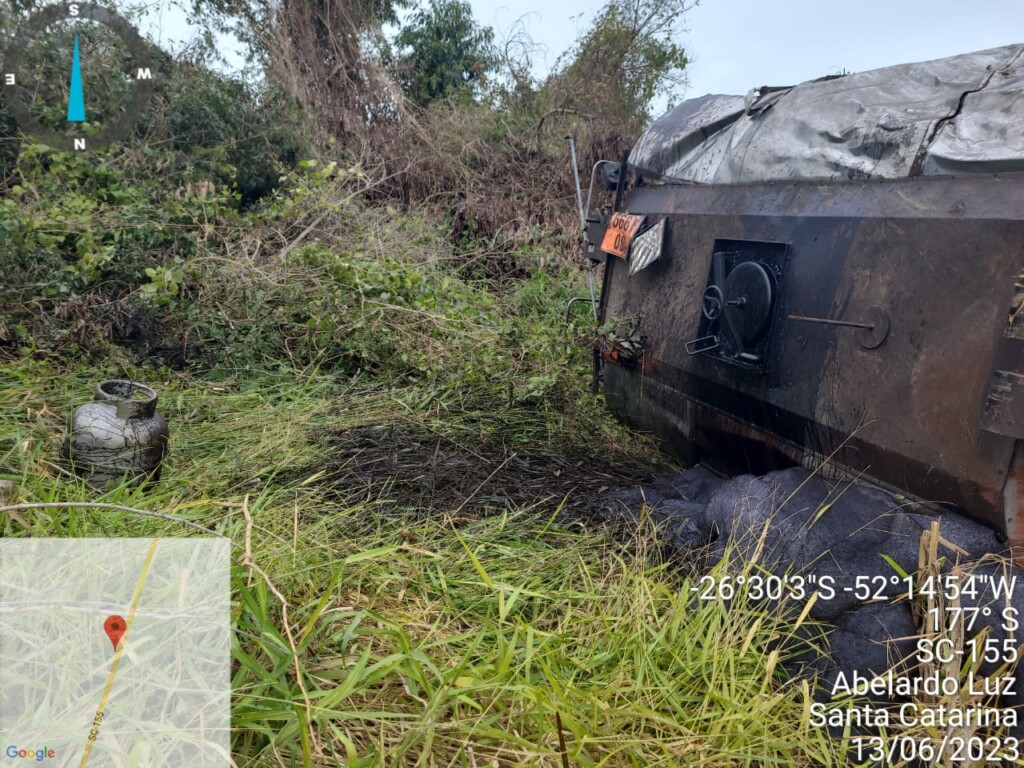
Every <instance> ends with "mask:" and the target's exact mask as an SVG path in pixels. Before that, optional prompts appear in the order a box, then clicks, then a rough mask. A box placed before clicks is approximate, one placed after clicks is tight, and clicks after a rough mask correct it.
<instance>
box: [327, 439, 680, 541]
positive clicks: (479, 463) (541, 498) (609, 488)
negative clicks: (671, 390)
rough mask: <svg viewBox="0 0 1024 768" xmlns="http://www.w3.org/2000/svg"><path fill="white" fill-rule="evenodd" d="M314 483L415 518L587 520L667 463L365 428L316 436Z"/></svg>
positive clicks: (609, 451) (349, 499) (345, 498)
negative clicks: (509, 514) (320, 457)
mask: <svg viewBox="0 0 1024 768" xmlns="http://www.w3.org/2000/svg"><path fill="white" fill-rule="evenodd" d="M323 438H324V442H325V445H326V448H327V450H326V452H325V463H324V465H322V466H321V467H320V470H321V471H322V472H323V474H322V475H321V477H320V478H319V480H318V484H319V485H320V486H321V490H322V491H325V492H327V494H328V495H329V496H332V497H334V498H335V499H337V500H338V501H339V502H342V503H345V504H355V503H359V502H363V503H366V502H370V503H371V504H372V505H373V506H374V507H376V509H377V510H378V511H379V512H381V513H384V514H386V515H387V516H388V517H391V516H392V515H404V516H409V517H411V518H413V519H415V518H418V517H421V516H425V515H447V516H449V517H450V518H451V519H453V520H457V519H460V518H461V519H467V520H470V519H476V518H479V517H481V516H485V515H489V514H495V513H500V512H502V511H504V510H509V511H523V510H530V509H533V510H535V511H536V512H537V513H538V515H539V516H543V517H549V516H550V515H551V514H552V513H553V512H554V511H555V510H556V509H557V508H558V507H559V505H562V517H563V518H569V519H574V520H580V521H584V520H586V519H588V518H590V517H595V520H596V518H597V517H603V515H600V514H599V512H600V510H601V509H602V508H603V507H604V506H606V500H607V499H608V498H609V496H610V495H611V494H613V493H614V492H615V491H620V490H622V489H625V488H629V487H634V486H636V485H637V484H639V483H644V482H647V481H650V480H652V479H653V478H654V477H656V476H657V475H658V474H660V473H661V474H663V473H664V471H665V469H666V466H665V465H664V464H663V463H655V462H654V461H652V460H650V459H648V460H644V459H643V458H642V457H638V456H636V455H635V454H626V453H623V452H617V451H615V449H613V448H605V449H604V450H603V451H602V452H601V455H600V456H578V455H577V456H573V455H571V454H566V453H565V452H564V451H558V452H556V451H555V450H553V449H551V450H549V449H545V448H542V447H534V446H531V445H514V446H513V445H510V444H508V443H507V442H505V441H503V440H501V439H499V438H495V437H488V438H483V439H479V438H476V439H474V438H461V439H456V438H454V437H452V436H451V435H445V434H436V433H432V432H430V431H429V430H427V429H424V428H422V427H420V426H415V427H405V426H367V427H359V428H356V429H350V430H346V431H343V432H334V433H329V434H327V435H324V436H323Z"/></svg>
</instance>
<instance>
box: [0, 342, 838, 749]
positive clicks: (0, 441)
mask: <svg viewBox="0 0 1024 768" xmlns="http://www.w3.org/2000/svg"><path fill="white" fill-rule="evenodd" d="M133 374H134V375H136V376H143V375H148V379H147V380H148V381H150V382H151V383H154V384H155V385H157V387H158V388H159V389H160V390H161V404H160V407H161V410H162V411H163V412H164V413H165V414H166V415H167V416H168V418H169V420H170V422H171V425H172V434H173V453H172V455H171V458H170V459H169V461H168V464H167V467H166V469H165V477H164V479H163V480H162V481H161V482H160V483H159V484H158V485H157V486H156V487H154V488H152V489H150V490H148V491H141V490H138V489H132V488H129V487H127V486H119V487H115V488H112V489H109V490H107V491H106V492H103V493H101V492H97V491H95V490H94V489H90V488H88V487H86V486H84V485H83V484H82V483H80V482H78V481H76V480H74V479H72V478H69V477H67V476H65V474H63V473H62V471H61V470H60V468H59V465H58V464H57V463H55V461H54V457H55V456H56V448H57V445H58V443H59V440H60V437H61V436H62V434H63V429H64V422H65V419H66V416H67V415H68V414H69V413H70V410H71V408H72V407H73V406H74V405H75V404H77V403H80V402H82V401H84V400H85V399H87V398H88V397H89V394H90V392H91V385H92V383H94V382H95V381H96V380H97V379H98V378H102V377H104V376H110V375H133ZM155 378H156V377H154V376H153V373H152V372H149V373H148V374H145V373H143V372H140V371H137V370H133V369H130V368H129V369H120V370H117V369H113V368H111V369H103V370H94V369H84V368H83V369H80V370H72V369H65V370H57V369H54V368H51V367H50V366H48V365H45V364H41V363H29V362H23V363H17V364H15V363H11V364H7V365H4V366H3V367H2V368H0V475H2V476H3V477H4V478H6V479H9V480H11V481H13V482H14V484H15V492H16V497H15V499H14V501H22V502H45V501H53V502H65V501H92V502H111V503H118V504H123V505H126V506H131V507H136V508H140V509H143V510H149V511H156V512H160V513H167V514H170V515H172V516H174V517H177V518H180V519H184V520H189V521H191V522H194V523H196V524H201V525H203V526H205V527H208V528H211V529H214V530H216V531H218V532H220V533H221V534H223V535H227V536H230V537H231V538H232V539H233V540H234V542H235V544H236V548H235V551H236V557H235V566H234V571H233V577H232V580H233V588H234V593H233V594H234V596H235V599H236V601H237V602H236V603H235V605H234V609H233V619H234V622H235V627H236V632H235V636H234V641H233V649H234V659H235V665H234V672H233V718H232V721H233V729H234V754H235V759H236V761H237V763H238V764H239V765H242V766H250V765H251V766H263V765H267V766H277V765H281V766H284V765H288V766H290V765H346V766H371V765H386V766H392V765H410V766H411V765H416V766H441V765H445V766H449V765H451V766H485V765H497V766H519V765H522V766H526V765H530V766H559V768H562V767H563V766H565V765H570V766H658V765H662V766H676V765H684V764H691V763H695V764H701V765H708V766H719V765H720V766H727V765H728V766H733V765H736V766H738V765H790V764H796V765H799V764H811V763H824V764H830V762H831V761H832V757H831V754H832V752H831V746H830V744H829V743H828V742H827V738H826V736H825V735H824V734H823V733H821V732H819V731H815V730H812V729H809V728H807V727H806V717H807V711H808V709H807V708H808V705H809V698H808V696H809V694H808V688H807V685H806V683H801V682H797V681H789V682H787V681H785V680H784V679H783V678H782V676H781V669H782V667H781V665H780V663H779V662H780V654H781V653H783V652H784V649H785V647H787V644H786V642H785V641H786V640H787V638H790V637H791V636H792V632H793V617H791V616H786V615H783V614H782V613H780V612H779V611H774V610H769V611H765V610H764V608H763V607H761V608H757V609H755V607H753V606H750V605H746V604H744V603H743V602H742V601H734V602H733V603H732V604H731V605H725V604H722V603H720V602H714V601H712V602H708V601H700V600H697V599H695V596H694V594H693V593H692V592H691V591H690V586H691V581H689V579H688V578H687V577H686V575H685V574H680V573H679V572H678V571H675V570H672V569H670V568H669V567H668V566H666V565H664V564H662V563H660V562H658V560H657V557H656V555H655V552H656V551H657V550H656V547H655V546H653V544H654V538H653V535H652V533H651V531H648V530H642V531H638V535H636V536H634V537H632V538H631V540H630V544H629V545H628V546H627V547H626V548H624V545H623V544H622V543H621V540H617V539H613V538H611V537H610V536H608V535H606V534H605V533H604V532H602V531H591V532H584V533H581V532H579V531H576V530H574V531H571V532H570V531H567V530H565V529H561V528H559V527H558V526H557V525H555V524H554V523H553V522H552V521H553V520H554V513H555V512H556V511H557V503H556V502H552V503H551V504H550V505H549V506H548V507H545V508H544V509H532V510H523V511H519V512H508V511H504V512H501V513H500V514H492V515H485V516H483V517H479V518H476V519H474V520H471V521H469V522H467V521H466V518H465V517H464V516H463V517H460V518H459V519H458V521H457V522H456V520H455V519H453V518H452V517H451V516H450V515H449V514H447V513H446V512H451V511H452V510H447V511H446V510H440V509H439V510H435V514H434V516H433V517H429V516H428V517H424V516H423V515H422V514H420V515H418V516H415V517H406V518H403V517H401V516H394V515H392V516H389V517H388V518H387V519H384V518H380V517H378V516H375V515H374V514H373V510H374V509H375V506H374V505H373V504H372V503H371V502H372V500H371V499H368V500H367V502H365V503H363V502H360V503H357V504H349V505H345V504H343V503H342V502H339V501H337V500H336V497H331V496H329V495H327V494H325V493H324V492H323V489H321V487H320V486H319V484H318V482H317V480H318V477H317V473H316V471H315V467H316V460H317V458H318V456H322V452H323V450H324V445H323V444H322V443H321V442H319V441H318V440H317V439H316V435H317V434H318V433H319V432H321V431H322V430H325V429H328V428H329V429H342V428H348V427H355V426H360V425H362V424H365V423H371V422H373V423H382V422H387V421H389V420H391V421H395V420H400V419H408V418H409V417H410V416H409V413H408V409H406V408H403V407H402V406H401V405H399V404H397V403H396V400H399V401H400V400H401V399H402V396H401V394H400V393H399V394H398V395H396V393H394V392H387V391H386V390H383V389H380V388H375V387H373V386H368V387H364V388H363V389H360V390H358V391H356V390H353V389H352V387H353V386H354V385H353V384H352V382H351V381H341V380H336V379H334V378H331V377H318V376H310V375H308V373H307V374H299V373H292V374H284V373H276V374H273V375H271V374H260V375H256V374H250V375H249V378H248V379H244V378H243V379H237V378H232V377H221V378H219V379H217V378H215V377H210V378H206V379H203V378H195V377H189V376H186V375H183V374H171V373H168V372H164V373H163V374H161V377H160V378H162V380H161V381H155V380H154V379H155ZM423 418H424V420H426V421H429V422H430V423H431V426H432V428H435V429H436V428H439V423H438V422H436V421H435V417H434V416H433V415H431V414H424V415H423ZM454 422H455V424H454V426H453V429H455V430H460V429H464V427H460V426H459V425H458V419H455V420H454ZM0 532H2V534H3V535H5V536H24V535H34V536H127V535H137V536H138V535H146V536H150V535H191V533H193V532H191V531H189V530H188V529H186V528H183V527H181V526H180V525H176V524H175V523H173V522H169V521H166V520H161V519H158V520H154V519H150V518H143V517H139V516H137V515H133V514H132V513H130V512H124V511H117V510H101V509H79V508H73V509H65V508H49V509H39V510H28V511H22V512H20V513H18V515H17V516H11V515H0ZM718 567H719V568H723V567H725V566H724V565H720V566H718Z"/></svg>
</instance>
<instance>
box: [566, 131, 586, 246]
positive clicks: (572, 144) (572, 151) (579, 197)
mask: <svg viewBox="0 0 1024 768" xmlns="http://www.w3.org/2000/svg"><path fill="white" fill-rule="evenodd" d="M565 138H567V139H568V140H569V157H570V158H571V159H572V176H573V178H574V179H575V180H576V207H577V208H579V212H580V234H581V235H582V233H583V232H585V231H586V229H587V215H586V213H584V211H583V190H582V189H581V188H580V169H579V166H578V165H577V164H576V141H575V140H574V139H573V137H572V134H569V135H568V136H566V137H565Z"/></svg>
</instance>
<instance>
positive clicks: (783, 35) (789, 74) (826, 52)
mask: <svg viewBox="0 0 1024 768" xmlns="http://www.w3.org/2000/svg"><path fill="white" fill-rule="evenodd" d="M471 3H472V6H473V11H474V14H475V15H476V17H477V20H478V21H480V22H481V23H482V24H487V25H490V26H492V27H494V29H495V32H496V33H497V34H498V36H499V37H501V36H502V35H503V34H507V33H508V31H509V29H510V28H511V27H512V25H513V23H514V22H515V21H516V19H518V18H523V20H524V24H525V25H526V27H527V31H528V32H529V33H530V35H531V37H532V38H533V40H534V42H536V43H538V44H540V45H542V46H543V47H544V48H545V49H546V51H547V54H546V64H547V65H548V66H550V65H551V64H553V63H554V61H555V59H556V58H557V56H558V54H559V53H561V52H562V51H564V50H565V49H566V48H568V47H569V46H571V45H572V43H573V41H574V40H575V39H576V36H577V34H578V33H579V31H580V30H582V29H585V28H586V26H587V25H588V24H589V23H590V22H591V21H592V20H593V18H594V16H595V15H596V13H597V11H598V10H599V9H600V8H601V7H602V6H603V4H604V3H603V2H602V1H601V0H515V2H508V0H505V1H504V2H503V1H502V0H471ZM683 26H684V27H685V28H686V29H687V32H685V33H684V34H683V36H682V40H681V42H682V43H683V44H684V45H685V47H686V49H687V52H688V53H689V55H690V58H691V60H692V63H691V65H690V67H689V70H688V71H689V79H690V86H689V90H688V91H687V94H686V95H687V96H688V97H693V96H702V95H704V94H705V93H731V94H744V93H746V92H747V91H748V90H750V89H751V88H753V87H756V86H761V85H794V84H796V83H800V82H803V81H804V80H811V79H813V78H816V77H821V76H822V75H829V74H838V73H839V72H841V71H842V70H844V69H845V70H846V71H848V72H860V71H862V70H865V69H875V68H877V67H884V66H888V65H890V64H902V63H905V62H909V61H926V60H928V59H937V58H942V57H944V56H952V55H954V54H957V53H967V52H969V51H978V50H983V49H985V48H995V47H997V46H1000V45H1007V44H1010V43H1021V42H1024V0H847V1H846V2H822V1H821V0H817V1H815V0H701V3H700V4H699V5H698V6H697V7H695V8H693V9H692V10H691V11H690V12H689V13H688V14H686V15H685V16H684V18H683ZM539 58H540V59H541V60H540V61H539V62H538V64H539V65H544V64H545V61H544V60H543V58H544V57H539ZM535 67H536V65H535Z"/></svg>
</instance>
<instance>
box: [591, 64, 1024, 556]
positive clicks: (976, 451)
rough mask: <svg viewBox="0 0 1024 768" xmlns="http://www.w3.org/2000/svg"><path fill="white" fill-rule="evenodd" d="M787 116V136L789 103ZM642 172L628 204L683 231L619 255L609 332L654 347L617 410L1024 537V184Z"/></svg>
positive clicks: (998, 178)
mask: <svg viewBox="0 0 1024 768" xmlns="http://www.w3.org/2000/svg"><path fill="white" fill-rule="evenodd" d="M1011 53H1013V54H1014V57H1015V58H1013V61H1017V59H1018V58H1019V55H1018V54H1019V51H1016V50H1014V51H1012V52H1011ZM988 58H992V52H988ZM871 75H872V78H873V79H872V82H874V83H876V84H877V83H878V82H884V81H885V78H882V77H879V75H878V73H871ZM852 77H857V76H852ZM986 82H987V81H986ZM814 85H815V87H818V86H819V85H823V84H814ZM847 85H848V86H849V84H847ZM801 87H803V86H798V87H797V89H794V91H797V90H799V89H800V88H801ZM851 87H852V86H850V87H845V89H840V88H838V87H837V92H839V93H846V92H849V90H850V88H851ZM1014 94H1015V95H1014V96H1013V98H1017V94H1019V91H1015V92H1014ZM844 98H845V97H844ZM771 108H772V110H776V111H778V113H777V114H775V117H774V119H775V121H776V129H777V126H778V122H779V119H780V114H781V113H782V111H783V110H784V109H785V97H783V98H781V99H776V100H775V101H774V102H773V105H772V107H771ZM949 109H950V110H951V112H950V114H953V110H957V109H960V106H958V105H957V104H955V103H952V102H951V103H950V105H949ZM889 111H890V112H893V111H895V107H893V108H892V109H890V110H889ZM750 114H751V113H749V112H748V113H747V115H748V116H750ZM756 117H757V115H756V114H754V116H753V118H752V119H756ZM886 119H887V120H890V121H891V120H892V119H895V117H893V116H892V115H889V117H887V118H886ZM1021 119H1022V120H1024V115H1022V116H1021ZM935 124H936V126H939V125H941V126H945V127H948V126H949V125H950V121H949V119H948V118H946V117H943V116H942V115H941V114H936V116H935ZM954 127H955V126H954ZM755 129H756V125H755ZM830 130H831V129H830ZM919 134H920V135H921V136H925V137H928V136H929V132H928V131H921V132H919ZM919 134H917V133H915V136H917V135H919ZM930 137H931V140H934V138H935V131H932V132H931V134H930ZM712 138H713V137H712ZM643 141H644V140H643V139H642V140H641V142H643ZM648 143H649V142H648ZM691 143H692V142H691ZM712 143H713V142H712ZM827 144H828V142H827V141H823V142H822V147H821V152H822V153H827V151H828V146H827ZM687 151H688V152H690V154H689V155H688V156H687V157H688V160H687V162H688V163H689V166H688V167H698V166H699V165H700V163H699V160H700V158H699V157H697V156H696V155H695V154H694V150H693V147H692V146H688V149H687ZM905 151H906V152H907V153H908V154H913V153H914V147H910V148H905ZM716 152H717V154H719V155H720V154H721V151H719V150H716ZM695 157H696V160H695V159H694V158H695ZM1022 161H1024V158H1017V157H1012V158H1008V159H1007V162H1008V163H1009V165H1008V166H1007V167H1010V168H1016V167H1018V166H1019V165H1020V163H1021V162H1022ZM824 165H827V164H824ZM631 170H632V171H633V178H634V180H638V182H639V183H637V184H636V186H635V187H634V188H632V189H631V190H630V191H629V192H628V193H627V194H626V195H624V196H623V202H622V205H621V206H620V209H621V210H623V211H627V212H629V213H631V214H643V215H646V223H647V226H650V225H657V224H659V223H661V222H664V225H663V226H664V227H665V233H664V235H663V240H662V253H661V255H660V258H657V259H654V260H651V259H650V256H649V255H645V259H646V260H648V261H649V264H648V265H646V266H645V267H644V268H643V269H641V270H639V271H636V272H635V274H630V269H629V264H628V259H619V258H616V257H612V256H609V257H608V258H607V262H606V274H605V280H604V286H603V290H602V296H601V304H600V309H601V321H602V324H604V325H607V324H609V323H615V322H618V321H621V322H623V323H624V324H627V325H631V326H632V327H634V328H635V329H636V333H637V335H638V336H639V338H641V339H642V342H643V352H642V357H641V358H640V360H639V364H634V365H623V364H619V363H617V362H615V360H614V359H613V358H608V356H606V360H607V361H606V362H605V363H604V365H603V381H604V387H605V392H606V397H607V401H608V404H609V406H610V408H611V409H612V410H613V411H614V412H615V413H617V414H619V415H620V416H622V417H623V418H624V419H626V420H627V421H628V422H630V423H631V424H633V425H634V426H637V427H639V428H641V429H644V430H647V431H650V432H653V433H655V434H656V435H658V436H659V437H661V438H662V439H663V440H664V442H665V444H666V445H667V446H668V447H669V448H670V449H672V450H673V451H674V452H675V453H677V454H679V455H680V456H681V457H683V458H684V459H685V460H687V461H690V462H698V461H699V462H703V463H705V464H707V465H709V466H711V467H713V468H716V469H718V470H720V471H723V472H726V473H729V474H737V473H742V472H754V473H761V472H766V471H769V470H772V469H777V468H782V467H786V466H792V465H794V464H803V465H805V466H817V465H818V464H821V463H827V465H828V466H829V467H830V468H832V469H836V470H839V471H842V472H847V473H849V474H850V475H851V476H854V477H859V478H862V479H865V480H869V481H871V482H873V483H875V484H877V485H880V486H882V487H886V488H889V489H892V490H896V491H899V492H901V493H903V494H906V495H908V496H909V497H910V498H911V499H912V500H916V501H921V502H927V503H930V504H933V505H938V506H941V507H943V508H954V509H956V510H959V511H961V512H964V513H966V514H968V515H970V516H972V517H974V518H976V519H978V520H981V521H983V522H985V523H987V524H988V525H990V526H992V527H993V528H995V529H997V530H998V531H1001V532H1004V533H1007V534H1009V536H1010V538H1011V539H1012V540H1014V541H1024V449H1022V448H1021V442H1020V441H1021V439H1022V438H1024V391H1022V389H1024V318H1018V312H1017V306H1016V302H1017V301H1019V296H1018V294H1017V292H1015V281H1017V280H1018V279H1019V276H1020V275H1021V272H1022V267H1024V173H1021V172H1010V173H1001V174H992V173H981V172H979V173H976V174H973V175H964V176H961V177H951V176H938V175H935V176H916V177H915V176H911V177H903V178H883V179H875V178H866V179H865V178H859V180H849V179H850V177H849V176H848V175H843V174H841V173H836V174H835V176H834V178H799V177H797V179H796V180H794V181H776V180H766V181H760V182H758V181H753V182H751V181H746V182H743V183H710V184H692V183H691V184H680V183H674V182H673V180H672V179H667V180H666V179H665V177H664V176H661V177H659V176H658V175H657V174H653V176H652V173H651V171H650V169H649V168H640V167H637V166H633V167H632V168H631ZM985 170H991V166H990V167H986V169H985ZM795 175H796V174H794V176H795ZM777 176H778V169H774V170H773V177H777ZM835 178H839V179H842V180H835ZM666 182H667V183H666ZM642 232H643V230H641V233H642ZM1018 517H1020V518H1021V519H1020V520H1018Z"/></svg>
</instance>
